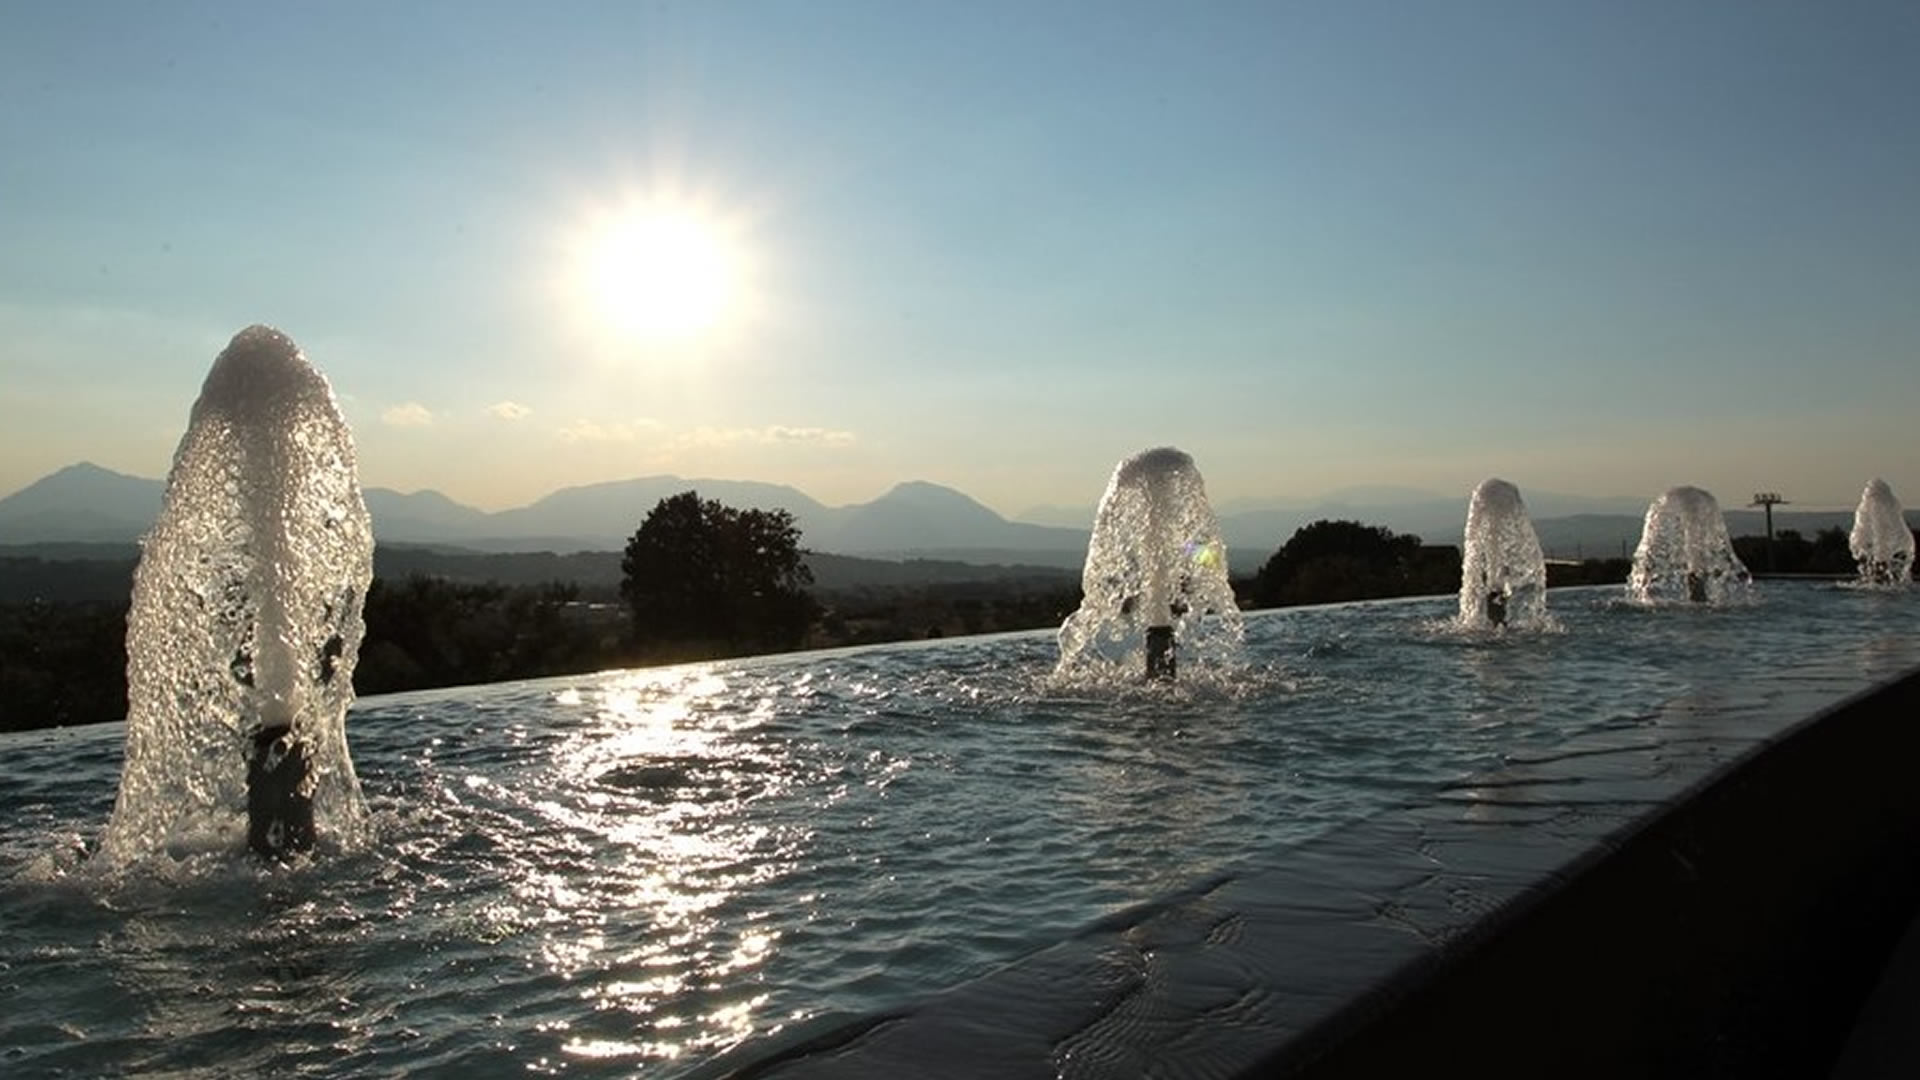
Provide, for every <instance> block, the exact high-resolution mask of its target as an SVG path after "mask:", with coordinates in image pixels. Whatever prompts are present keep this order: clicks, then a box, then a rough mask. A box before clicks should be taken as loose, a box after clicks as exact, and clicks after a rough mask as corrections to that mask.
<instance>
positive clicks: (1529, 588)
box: [1455, 478, 1554, 630]
mask: <svg viewBox="0 0 1920 1080" xmlns="http://www.w3.org/2000/svg"><path fill="white" fill-rule="evenodd" d="M1455 625H1456V626H1458V627H1460V628H1461V629H1466V630H1493V629H1498V628H1502V627H1522V628H1529V629H1551V628H1553V626H1554V623H1553V619H1552V617H1551V616H1549V615H1548V614H1547V560H1546V555H1545V554H1544V553H1543V552H1542V551H1541V550H1540V537H1539V536H1538V534H1536V533H1535V532H1534V531H1533V521H1532V519H1531V518H1529V517H1528V516H1527V504H1526V502H1525V500H1523V499H1521V498H1520V489H1519V488H1517V487H1515V486H1513V485H1512V484H1511V483H1508V482H1507V481H1505V480H1501V479H1497V478H1492V479H1488V480H1484V481H1482V482H1481V483H1480V486H1479V487H1476V488H1474V489H1473V495H1472V497H1471V498H1470V499H1469V500H1468V502H1467V529H1466V549H1465V551H1464V552H1463V553H1462V557H1461V566H1460V614H1459V616H1458V617H1457V618H1456V620H1455Z"/></svg>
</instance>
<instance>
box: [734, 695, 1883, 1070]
mask: <svg viewBox="0 0 1920 1080" xmlns="http://www.w3.org/2000/svg"><path fill="white" fill-rule="evenodd" d="M1857 680H1858V674H1857V673H1855V672H1848V671H1844V670H1835V671H1824V672H1823V671H1820V670H1817V669H1816V670H1813V671H1811V672H1796V673H1789V674H1787V675H1785V676H1784V677H1783V678H1782V679H1780V680H1778V681H1775V682H1770V683H1769V686H1768V688H1767V689H1766V690H1765V691H1764V692H1762V691H1758V690H1744V689H1741V688H1729V689H1728V690H1726V691H1724V692H1715V693H1711V694H1699V693H1696V694H1693V695H1689V696H1687V697H1683V698H1680V699H1677V700H1675V701H1672V702H1670V703H1668V705H1667V706H1666V707H1665V708H1664V709H1663V711H1662V712H1661V714H1660V716H1659V717H1657V723H1654V724H1651V725H1647V726H1642V727H1632V728H1625V729H1623V730H1621V731H1619V732H1609V733H1604V734H1600V735H1593V736H1588V737H1585V738H1582V739H1576V740H1573V741H1570V742H1568V743H1567V744H1565V745H1563V746H1561V747H1558V748H1556V749H1555V750H1554V751H1553V752H1552V753H1550V754H1538V755H1533V756H1521V755H1516V756H1515V757H1514V758H1513V759H1511V760H1510V761H1509V763H1508V765H1507V766H1506V767H1505V768H1502V769H1500V770H1498V771H1496V772H1492V773H1488V774H1486V775H1483V776H1477V777H1474V778H1473V779H1472V780H1470V781H1468V782H1463V783H1460V784H1456V785H1452V786H1449V787H1447V788H1443V789H1441V790H1440V791H1439V792H1437V793H1436V794H1435V796H1434V797H1433V798H1432V799H1430V800H1429V801H1427V802H1426V803H1424V804H1423V805H1419V806H1414V807H1409V808H1407V809H1405V810H1404V811H1402V812H1398V813H1392V814H1387V815H1382V816H1380V817H1377V818H1374V819H1370V820H1367V821H1364V822H1360V823H1357V824H1355V825H1352V826H1349V827H1346V828H1343V829H1340V830H1337V831H1335V832H1334V833H1331V834H1329V835H1327V836H1324V837H1321V838H1318V839H1316V840H1314V841H1312V842H1311V843H1308V844H1306V845H1303V846H1300V847H1297V848H1292V849H1288V850H1286V851H1284V852H1278V853H1275V854H1274V856H1273V857H1272V859H1271V861H1270V863H1262V862H1260V861H1259V860H1251V861H1249V862H1247V863H1245V864H1243V865H1241V866H1240V867H1238V868H1236V869H1235V870H1234V872H1232V873H1231V874H1230V875H1227V876H1224V877H1222V878H1220V879H1217V880H1214V881H1210V882H1204V883H1201V884H1200V885H1197V886H1196V887H1195V888H1193V889H1192V890H1191V891H1189V892H1186V893H1183V894H1179V895H1174V896H1169V897H1165V898H1162V899H1161V900H1159V901H1156V902H1154V903H1151V904H1147V905H1143V906H1140V907H1136V908H1133V909H1129V910H1127V911H1124V912H1121V913H1118V914H1116V915H1114V916H1112V917H1110V918H1108V919H1106V920H1104V921H1103V922H1101V923H1099V924H1097V925H1095V926H1093V927H1090V928H1088V929H1087V930H1085V931H1084V932H1082V933H1080V934H1078V935H1076V936H1075V937H1073V938H1071V939H1069V940H1067V941H1063V942H1060V943H1058V944H1056V945H1053V946H1051V947H1048V948H1045V949H1042V950H1040V951H1038V952H1036V953H1033V954H1030V955H1028V956H1027V957H1025V958H1023V959H1021V960H1019V961H1016V962H1014V963H1013V964H1011V965H1009V966H1007V967H1005V968H1003V969H1001V970H999V971H996V972H993V973H991V974H988V975H986V976H983V977H981V978H979V979H976V980H973V981H971V982H969V983H965V984H963V985H960V986H958V987H955V988H953V989H951V990H948V991H946V992H944V993H941V994H938V995H935V996H933V997H931V998H928V999H926V1000H923V1001H921V1002H918V1003H916V1004H914V1005H913V1006H911V1007H908V1008H904V1009H902V1010H900V1011H898V1012H894V1013H888V1014H882V1015H876V1016H869V1017H864V1018H861V1019H859V1020H855V1021H844V1020H821V1021H817V1022H815V1023H814V1024H812V1025H803V1026H802V1027H801V1028H800V1029H797V1030H793V1031H789V1032H786V1033H783V1034H782V1035H781V1036H776V1037H774V1038H772V1039H768V1040H764V1041H761V1042H757V1043H754V1044H750V1045H748V1046H746V1047H742V1048H740V1049H739V1050H737V1051H736V1052H734V1053H732V1054H729V1055H726V1056H724V1057H723V1058H721V1059H718V1060H716V1061H714V1062H711V1063H710V1064H709V1068H707V1069H703V1070H701V1071H700V1072H699V1073H698V1074H697V1075H701V1076H713V1077H734V1078H740V1080H745V1078H749V1077H752V1078H758V1077H768V1078H780V1080H798V1078H811V1077H833V1078H846V1077H875V1078H879V1077H889V1078H891V1077H902V1076H913V1077H997V1078H1022V1077H1034V1078H1041V1077H1139V1076H1155V1077H1238V1076H1287V1077H1312V1078H1320V1077H1362V1076H1404V1075H1411V1074H1416V1073H1430V1072H1434V1071H1436V1070H1438V1071H1441V1072H1445V1073H1451V1072H1452V1071H1454V1070H1455V1069H1459V1070H1469V1071H1471V1072H1472V1073H1473V1074H1475V1075H1476V1077H1487V1076H1495V1077H1504V1076H1514V1077H1522V1076H1524V1077H1539V1076H1555V1077H1567V1076H1607V1077H1624V1076H1635V1077H1643V1076H1674V1077H1680V1076H1686V1077H1712V1076H1726V1077H1734V1076H1740V1077H1754V1076H1820V1075H1824V1074H1825V1073H1826V1072H1827V1071H1828V1069H1829V1067H1830V1066H1831V1064H1832V1062H1833V1061H1834V1059H1835V1058H1836V1056H1837V1055H1838V1054H1839V1052H1840V1049H1841V1045H1842V1044H1843V1042H1844V1041H1845V1039H1846V1038H1847V1035H1848V1032H1849V1029H1850V1028H1851V1027H1852V1025H1853V1021H1854V1018H1855V1016H1856V1014H1858V1013H1859V1012H1860V1010H1861V1005H1862V1002H1863V1001H1864V1000H1865V999H1866V997H1867V995H1868V993H1869V991H1870V990H1871V989H1872V987H1873V985H1874V982H1875V980H1876V979H1877V978H1878V977H1879V975H1880V972H1881V968H1882V966H1883V964H1884V962H1885V960H1886V958H1887V956H1888V955H1889V954H1890V953H1891V952H1892V951H1893V948H1894V945H1895V943H1896V942H1897V941H1898V939H1899V938H1900V935H1901V933H1902V931H1903V930H1904V929H1905V927H1906V925H1907V923H1908V921H1909V920H1910V919H1911V918H1912V917H1913V916H1914V914H1915V913H1916V911H1920V843H1916V841H1920V782H1916V781H1915V778H1914V777H1913V772H1914V770H1915V769H1916V768H1920V670H1915V671H1912V672H1909V673H1908V674H1906V675H1904V676H1902V677H1900V678H1897V679H1894V680H1892V681H1889V682H1887V683H1885V684H1882V685H1880V686H1878V687H1876V688H1873V689H1870V690H1868V691H1865V692H1863V693H1858V694H1854V695H1853V696H1851V697H1849V696H1847V694H1848V692H1849V691H1850V690H1851V689H1852V688H1853V687H1855V686H1857V685H1858V683H1857ZM1836 702H1837V704H1835V703H1836Z"/></svg>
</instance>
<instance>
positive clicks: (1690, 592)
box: [1687, 570, 1707, 604]
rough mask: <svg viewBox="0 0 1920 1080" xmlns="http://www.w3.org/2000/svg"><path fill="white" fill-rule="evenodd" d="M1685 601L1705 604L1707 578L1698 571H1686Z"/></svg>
mask: <svg viewBox="0 0 1920 1080" xmlns="http://www.w3.org/2000/svg"><path fill="white" fill-rule="evenodd" d="M1687 600H1688V601H1689V602H1691V603H1695V604H1704V603H1706V602H1707V576H1706V575H1705V574H1702V573H1701V572H1700V571H1698V570H1689V571H1687Z"/></svg>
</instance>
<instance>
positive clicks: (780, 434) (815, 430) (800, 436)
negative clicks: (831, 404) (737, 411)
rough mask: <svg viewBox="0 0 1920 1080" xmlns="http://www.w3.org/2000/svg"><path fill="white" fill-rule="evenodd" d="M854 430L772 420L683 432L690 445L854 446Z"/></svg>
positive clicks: (685, 441)
mask: <svg viewBox="0 0 1920 1080" xmlns="http://www.w3.org/2000/svg"><path fill="white" fill-rule="evenodd" d="M854 441H855V437H854V434H853V432H851V431H835V430H832V429H830V428H820V427H792V426H789V425H786V424H772V425H769V426H767V427H760V428H710V427H702V428H695V429H694V430H692V431H690V432H688V433H687V434H686V435H684V436H682V437H681V439H680V442H681V443H682V444H683V445H686V446H772V445H776V444H783V443H814V444H817V445H820V446H851V445H853V443H854Z"/></svg>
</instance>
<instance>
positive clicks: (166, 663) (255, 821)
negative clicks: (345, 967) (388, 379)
mask: <svg viewBox="0 0 1920 1080" xmlns="http://www.w3.org/2000/svg"><path fill="white" fill-rule="evenodd" d="M372 578H373V531H372V526H371V523H370V520H369V518H368V516H367V508H366V503H365V502H364V501H363V500H362V498H361V495H360V481H359V475H358V469H357V467H356V465H355V461H354V450H353V440H352V437H351V434H350V433H349V431H348V428H347V424H346V421H345V419H344V418H342V416H341V415H340V410H339V408H338V407H337V406H336V405H335V403H334V399H333V392H332V390H331V389H330V388H329V387H328V385H327V381H326V379H325V378H324V377H323V376H321V375H320V374H319V372H317V371H315V370H314V369H313V368H312V367H311V366H310V365H309V364H308V363H307V361H306V359H305V357H303V356H302V355H301V354H300V350H299V349H298V348H297V347H296V346H295V345H294V343H293V342H292V341H291V340H290V339H288V338H287V336H286V335H284V334H282V333H280V332H279V331H277V330H272V329H269V328H267V327H264V326H252V327H248V328H247V329H245V330H242V331H241V332H240V333H239V334H237V335H235V336H234V338H233V341H232V342H231V343H230V344H228V346H227V347H226V349H225V350H224V351H223V352H221V354H220V356H219V357H218V358H217V359H216V360H215V361H214V363H213V368H212V370H211V371H209V372H208V374H207V378H206V382H205V383H204V384H202V386H201V389H200V397H199V399H198V400H197V401H195V402H194V405H193V412H192V415H191V418H190V420H189V423H188V426H187V433H186V435H185V436H183V437H182V438H181V440H180V446H179V448H178V450H176V451H175V453H174V459H173V469H172V471H171V472H170V473H169V474H168V476H167V488H166V498H165V501H164V503H163V505H162V507H161V510H160V516H159V518H158V519H157V520H156V521H155V522H154V525H153V529H152V531H151V532H149V533H148V534H147V537H146V539H145V541H144V542H143V545H142V552H141V556H140V564H139V567H138V569H136V570H135V572H134V582H133V602H132V607H131V608H130V610H129V612H128V615H127V710H128V711H127V746H126V760H125V763H124V766H123V770H122V773H121V779H120V794H119V797H118V800H117V801H116V802H115V804H114V810H113V818H112V820H111V821H110V822H109V823H108V825H107V832H106V836H105V838H104V841H103V844H102V851H103V854H104V855H105V856H106V857H107V858H109V859H112V860H115V861H124V860H130V859H138V858H142V857H144V856H146V855H149V854H152V853H155V852H159V851H167V852H172V853H190V852H192V851H195V850H199V849H206V848H211V849H221V848H228V847H237V846H238V844H239V834H240V832H241V831H242V830H243V829H244V833H245V837H246V844H247V846H249V847H251V848H253V849H254V850H255V851H259V852H261V853H263V854H268V855H273V856H282V855H284V854H286V853H288V852H295V851H303V850H306V849H308V848H310V847H312V846H313V844H314V842H315V839H316V837H317V836H319V835H326V836H327V837H328V838H329V842H333V841H339V842H340V843H342V844H343V845H345V844H349V843H351V842H352V841H353V840H354V839H355V838H357V836H358V834H359V833H360V832H361V831H362V829H363V827H364V821H365V815H366V811H365V807H364V805H363V804H362V802H361V797H360V784H359V780H358V779H357V778H356V777H355V775H354V771H353V762H352V759H351V758H350V757H349V755H348V753H347V741H346V712H347V707H348V705H350V704H351V703H352V701H353V669H354V663H355V660H356V658H357V656H358V655H359V649H360V639H361V636H362V634H363V633H364V630H365V625H364V623H363V622H362V619H361V608H362V605H363V603H364V601H365V599H366V594H367V588H368V586H369V584H370V583H371V581H372Z"/></svg>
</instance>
